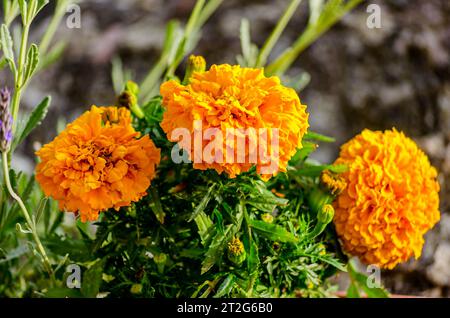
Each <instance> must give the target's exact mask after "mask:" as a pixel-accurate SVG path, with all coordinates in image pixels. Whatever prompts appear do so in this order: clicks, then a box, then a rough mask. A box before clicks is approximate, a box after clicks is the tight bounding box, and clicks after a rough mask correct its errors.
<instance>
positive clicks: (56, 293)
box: [45, 287, 83, 299]
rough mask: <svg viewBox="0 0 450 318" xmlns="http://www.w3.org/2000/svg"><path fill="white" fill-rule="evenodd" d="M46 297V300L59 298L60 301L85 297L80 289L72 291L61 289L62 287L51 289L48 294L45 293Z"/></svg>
mask: <svg viewBox="0 0 450 318" xmlns="http://www.w3.org/2000/svg"><path fill="white" fill-rule="evenodd" d="M45 297H46V298H59V299H63V298H82V297H83V295H82V294H81V293H80V290H79V289H75V288H74V289H70V288H61V287H56V288H50V289H49V290H48V291H47V292H46V293H45Z"/></svg>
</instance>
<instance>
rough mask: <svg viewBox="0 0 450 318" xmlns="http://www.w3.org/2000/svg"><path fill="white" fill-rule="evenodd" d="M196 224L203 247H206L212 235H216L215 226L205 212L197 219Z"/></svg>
mask: <svg viewBox="0 0 450 318" xmlns="http://www.w3.org/2000/svg"><path fill="white" fill-rule="evenodd" d="M195 223H196V224H197V228H198V234H199V235H200V239H201V240H202V245H203V246H206V245H207V244H208V243H209V241H210V240H211V236H212V234H213V233H214V224H213V222H212V221H211V219H210V218H209V216H207V215H206V214H205V212H201V213H200V214H199V215H198V216H197V217H196V218H195ZM222 234H223V232H222Z"/></svg>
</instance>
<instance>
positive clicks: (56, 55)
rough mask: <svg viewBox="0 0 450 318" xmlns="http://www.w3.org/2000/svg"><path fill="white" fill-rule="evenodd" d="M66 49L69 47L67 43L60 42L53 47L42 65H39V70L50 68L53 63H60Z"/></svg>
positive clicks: (45, 56)
mask: <svg viewBox="0 0 450 318" xmlns="http://www.w3.org/2000/svg"><path fill="white" fill-rule="evenodd" d="M66 47H67V42H65V41H60V42H58V43H56V44H55V45H54V46H53V47H52V49H51V50H50V52H48V53H46V54H45V55H44V57H43V59H42V61H41V63H39V69H40V70H43V69H46V68H47V67H48V66H50V65H52V64H53V63H55V62H56V61H58V60H59V59H60V58H61V56H62V54H63V53H64V51H65V49H66Z"/></svg>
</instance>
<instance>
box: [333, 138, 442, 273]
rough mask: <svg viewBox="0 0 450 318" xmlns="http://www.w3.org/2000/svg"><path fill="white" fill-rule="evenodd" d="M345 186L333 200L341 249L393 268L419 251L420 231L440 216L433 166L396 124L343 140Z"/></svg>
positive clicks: (338, 162) (418, 253) (342, 159)
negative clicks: (393, 126) (345, 169)
mask: <svg viewBox="0 0 450 318" xmlns="http://www.w3.org/2000/svg"><path fill="white" fill-rule="evenodd" d="M336 164H345V165H348V171H347V172H345V173H344V174H343V175H342V177H343V178H344V179H345V181H346V182H347V183H348V186H347V188H346V189H345V190H344V191H343V192H342V194H341V195H340V196H339V197H338V199H337V201H336V203H335V209H336V214H335V219H334V222H335V225H336V230H337V233H338V235H339V237H340V239H341V240H342V242H343V247H344V249H345V250H346V251H347V252H348V253H350V254H352V255H356V256H359V257H360V259H361V260H362V261H363V262H365V263H367V264H375V265H378V266H380V267H382V268H387V269H392V268H394V267H395V266H396V265H397V264H399V263H401V262H405V261H406V260H408V259H409V258H410V257H411V256H414V257H415V258H416V259H417V258H419V257H420V255H421V251H422V246H423V244H424V239H423V236H424V234H425V233H426V232H427V231H428V230H429V229H431V228H432V227H433V226H434V225H435V224H436V223H437V222H438V221H439V218H440V214H439V195H438V192H439V184H438V182H437V181H436V177H437V171H436V169H435V168H433V167H432V166H431V165H430V162H429V160H428V158H427V156H426V155H425V154H424V153H423V152H422V151H421V150H420V149H419V148H418V147H417V145H416V144H415V143H414V141H413V140H411V139H410V138H407V137H406V136H405V135H404V134H403V133H402V132H398V131H396V130H395V129H394V130H389V131H385V132H380V131H370V130H364V131H363V132H362V133H361V134H360V135H358V136H356V137H355V138H353V139H352V140H350V141H349V142H348V143H346V144H345V145H343V146H342V149H341V153H340V157H339V159H338V160H337V161H336Z"/></svg>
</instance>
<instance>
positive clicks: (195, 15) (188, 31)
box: [166, 0, 205, 78]
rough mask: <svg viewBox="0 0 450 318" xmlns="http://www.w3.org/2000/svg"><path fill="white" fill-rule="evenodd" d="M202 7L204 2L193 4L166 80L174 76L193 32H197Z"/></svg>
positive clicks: (199, 1) (201, 0)
mask: <svg viewBox="0 0 450 318" xmlns="http://www.w3.org/2000/svg"><path fill="white" fill-rule="evenodd" d="M204 5H205V0H197V3H196V4H195V7H194V9H193V11H192V14H191V16H190V18H189V20H188V23H187V25H186V28H185V31H184V35H183V39H182V40H181V42H180V46H179V47H178V49H177V54H176V58H175V59H174V61H173V63H172V64H171V65H170V66H169V69H168V70H167V73H166V78H170V77H173V76H174V75H175V71H176V69H177V68H178V66H179V65H180V63H181V61H182V60H183V58H184V56H185V55H186V53H187V48H188V47H189V44H190V40H191V38H192V36H193V35H194V34H195V33H196V32H195V31H196V30H198V20H199V17H200V16H201V12H202V9H203V6H204Z"/></svg>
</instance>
